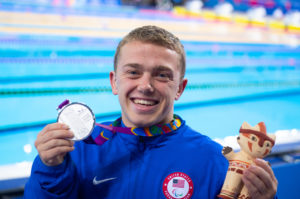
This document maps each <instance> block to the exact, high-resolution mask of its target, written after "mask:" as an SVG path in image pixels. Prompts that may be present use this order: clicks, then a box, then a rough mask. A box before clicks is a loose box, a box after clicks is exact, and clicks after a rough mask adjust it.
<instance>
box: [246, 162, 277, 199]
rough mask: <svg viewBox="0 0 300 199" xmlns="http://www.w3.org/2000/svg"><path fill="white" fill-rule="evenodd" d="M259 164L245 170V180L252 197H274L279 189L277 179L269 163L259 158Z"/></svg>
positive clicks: (265, 198)
mask: <svg viewBox="0 0 300 199" xmlns="http://www.w3.org/2000/svg"><path fill="white" fill-rule="evenodd" d="M255 162H257V165H251V166H250V167H249V168H248V169H247V170H245V172H244V175H243V178H242V179H243V182H244V184H245V186H246V187H247V189H248V191H249V194H250V196H251V197H252V198H258V199H259V198H264V199H267V198H273V197H274V196H275V194H276V191H277V184H278V182H277V179H276V178H275V176H274V173H273V171H272V169H271V167H270V166H269V165H268V163H267V162H266V161H264V160H261V159H259V160H257V161H255Z"/></svg>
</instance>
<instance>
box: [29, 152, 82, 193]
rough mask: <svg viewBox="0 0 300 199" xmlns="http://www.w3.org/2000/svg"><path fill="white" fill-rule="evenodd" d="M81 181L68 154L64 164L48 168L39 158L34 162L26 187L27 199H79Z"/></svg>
mask: <svg viewBox="0 0 300 199" xmlns="http://www.w3.org/2000/svg"><path fill="white" fill-rule="evenodd" d="M78 185H79V179H78V176H77V172H76V167H75V165H74V164H73V162H72V160H71V158H70V155H69V154H67V155H66V157H65V160H64V162H63V163H62V164H60V165H58V166H51V167H50V166H46V165H45V164H44V163H43V162H42V161H41V159H40V157H39V156H37V157H36V158H35V160H34V162H33V165H32V169H31V176H30V178H29V180H28V182H27V183H26V185H25V191H24V198H25V199H35V198H37V199H44V198H45V199H47V198H51V199H59V198H64V199H65V198H71V199H76V198H77V190H78Z"/></svg>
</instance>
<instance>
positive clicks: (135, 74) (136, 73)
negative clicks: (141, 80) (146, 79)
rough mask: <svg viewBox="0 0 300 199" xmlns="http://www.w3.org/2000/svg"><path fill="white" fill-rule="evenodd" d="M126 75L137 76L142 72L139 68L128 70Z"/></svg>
mask: <svg viewBox="0 0 300 199" xmlns="http://www.w3.org/2000/svg"><path fill="white" fill-rule="evenodd" d="M126 75H127V76H128V77H129V78H137V77H138V76H139V75H140V72H139V71H138V70H127V71H126Z"/></svg>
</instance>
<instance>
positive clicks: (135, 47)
mask: <svg viewBox="0 0 300 199" xmlns="http://www.w3.org/2000/svg"><path fill="white" fill-rule="evenodd" d="M179 60H180V58H179V55H178V54H177V53H176V52H175V51H173V50H170V49H168V48H165V47H162V46H159V45H155V44H151V43H145V42H141V41H130V42H129V43H127V44H125V45H124V46H123V47H122V48H121V50H120V55H119V58H118V62H117V64H116V66H117V67H116V72H111V73H110V82H111V86H112V91H113V93H114V94H115V95H118V96H119V102H120V105H121V108H122V120H123V122H124V124H125V125H126V126H128V127H147V126H151V125H155V124H162V123H168V122H170V121H171V120H172V119H173V113H174V100H178V99H179V97H180V96H181V94H182V93H183V91H184V88H185V86H186V84H187V80H186V79H182V78H181V72H180V71H181V70H180V69H181V68H180V67H179V62H180V61H179Z"/></svg>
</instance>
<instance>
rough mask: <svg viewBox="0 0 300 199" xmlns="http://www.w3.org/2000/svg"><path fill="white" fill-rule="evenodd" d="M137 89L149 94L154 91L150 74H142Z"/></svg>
mask: <svg viewBox="0 0 300 199" xmlns="http://www.w3.org/2000/svg"><path fill="white" fill-rule="evenodd" d="M137 89H138V91H139V92H141V93H143V94H150V93H153V92H154V88H153V85H152V79H151V76H150V75H146V74H145V75H143V76H142V77H141V78H140V81H139V84H138V88H137Z"/></svg>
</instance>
